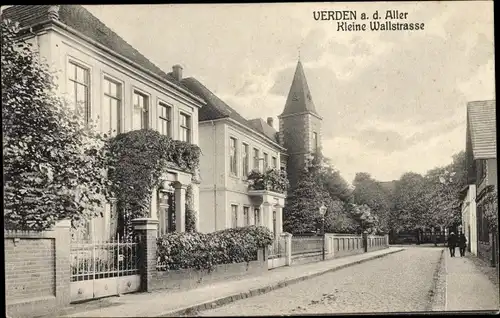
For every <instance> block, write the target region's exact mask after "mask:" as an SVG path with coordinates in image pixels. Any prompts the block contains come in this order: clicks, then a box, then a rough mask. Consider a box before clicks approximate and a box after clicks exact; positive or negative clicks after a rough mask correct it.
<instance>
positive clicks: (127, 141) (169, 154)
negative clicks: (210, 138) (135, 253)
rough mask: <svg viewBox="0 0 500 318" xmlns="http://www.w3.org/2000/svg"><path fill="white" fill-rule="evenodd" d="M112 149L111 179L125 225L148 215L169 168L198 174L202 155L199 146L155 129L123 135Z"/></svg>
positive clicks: (113, 142)
mask: <svg viewBox="0 0 500 318" xmlns="http://www.w3.org/2000/svg"><path fill="white" fill-rule="evenodd" d="M109 148H110V156H111V159H110V162H111V164H110V167H109V170H108V178H109V179H110V181H111V183H112V186H111V187H112V189H111V190H112V191H113V192H114V193H115V195H116V199H117V202H118V207H119V210H120V211H123V212H122V218H121V220H122V221H121V222H123V223H125V224H129V223H130V220H131V219H134V218H139V217H145V216H147V215H148V213H149V209H150V204H151V195H152V191H153V189H154V188H155V187H158V186H159V185H160V177H161V176H162V174H163V173H165V172H166V171H167V169H168V168H171V169H172V168H173V169H177V170H181V171H184V172H188V173H194V172H195V171H196V170H197V169H198V167H199V158H200V155H201V150H200V148H199V147H198V146H197V145H193V144H189V143H187V142H183V141H179V140H172V139H171V138H169V137H167V136H164V135H161V134H160V133H159V132H157V131H155V130H151V129H141V130H133V131H129V132H126V133H123V134H119V135H117V136H116V137H114V138H113V139H112V140H111V141H110V147H109Z"/></svg>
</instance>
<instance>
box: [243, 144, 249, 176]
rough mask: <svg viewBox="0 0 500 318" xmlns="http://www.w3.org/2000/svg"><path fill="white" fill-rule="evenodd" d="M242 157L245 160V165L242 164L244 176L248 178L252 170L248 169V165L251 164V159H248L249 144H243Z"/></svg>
mask: <svg viewBox="0 0 500 318" xmlns="http://www.w3.org/2000/svg"><path fill="white" fill-rule="evenodd" d="M241 156H242V159H243V162H242V163H243V164H242V169H243V171H242V175H243V176H244V177H247V176H248V170H250V169H249V167H248V164H249V160H248V159H249V158H248V157H249V153H248V145H247V144H243V149H242V154H241Z"/></svg>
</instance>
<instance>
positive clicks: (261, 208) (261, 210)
mask: <svg viewBox="0 0 500 318" xmlns="http://www.w3.org/2000/svg"><path fill="white" fill-rule="evenodd" d="M258 225H259V226H265V225H266V223H265V221H264V205H262V204H261V205H260V206H259V224H258Z"/></svg>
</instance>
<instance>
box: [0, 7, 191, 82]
mask: <svg viewBox="0 0 500 318" xmlns="http://www.w3.org/2000/svg"><path fill="white" fill-rule="evenodd" d="M50 7H51V6H50V5H15V6H12V7H8V8H6V9H4V10H3V11H2V19H5V18H8V19H11V20H13V21H17V22H19V24H20V26H21V27H30V26H34V25H36V24H38V23H41V22H44V21H47V20H48V17H49V15H48V10H49V8H50ZM59 22H62V23H64V24H66V25H67V26H69V27H71V28H73V29H75V30H76V31H78V32H80V33H82V34H83V35H85V36H87V37H89V38H91V39H92V40H94V41H96V42H98V43H100V44H102V45H104V46H106V47H107V48H109V49H110V50H112V51H114V52H115V53H117V54H119V55H121V56H123V57H125V58H127V59H129V60H131V61H132V62H134V63H136V64H138V65H140V66H142V67H143V68H145V69H147V70H148V71H150V72H152V73H154V74H155V75H157V76H159V77H162V78H163V79H165V80H167V81H168V82H170V83H172V84H174V85H176V86H179V87H182V84H181V83H180V82H179V81H177V80H176V79H175V78H174V77H173V76H172V75H171V74H170V73H169V74H166V73H165V72H164V71H162V70H161V69H160V68H159V67H158V66H156V65H155V64H153V63H152V62H151V61H150V60H148V59H147V58H146V57H145V56H144V55H142V54H141V53H140V52H139V51H137V50H136V49H135V48H134V47H132V46H131V45H130V44H128V43H127V42H126V41H125V40H124V39H122V38H121V37H120V36H119V35H118V34H116V33H115V32H113V30H111V29H110V28H109V27H107V26H106V25H105V24H104V23H102V22H101V21H100V20H99V19H98V18H96V17H95V16H94V15H92V13H90V12H89V11H88V10H87V9H85V8H84V7H82V6H81V5H60V6H59ZM183 88H184V89H187V88H185V87H183Z"/></svg>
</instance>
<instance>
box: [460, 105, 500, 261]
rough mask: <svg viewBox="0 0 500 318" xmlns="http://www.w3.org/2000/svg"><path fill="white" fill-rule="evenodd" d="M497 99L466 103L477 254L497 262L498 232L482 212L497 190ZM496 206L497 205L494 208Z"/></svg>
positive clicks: (467, 148) (467, 149)
mask: <svg viewBox="0 0 500 318" xmlns="http://www.w3.org/2000/svg"><path fill="white" fill-rule="evenodd" d="M496 147H497V145H496V102H495V100H487V101H475V102H469V103H468V104H467V131H466V160H467V161H466V162H467V168H468V183H469V185H474V186H475V189H476V195H475V205H476V231H477V255H478V257H480V258H481V259H483V260H485V261H487V262H490V263H491V264H492V265H497V264H498V232H496V233H495V232H493V231H492V229H491V224H489V222H490V221H489V219H488V218H487V217H486V215H485V213H486V210H487V209H491V208H493V207H491V206H489V204H488V202H487V201H486V200H485V198H486V196H487V194H488V192H489V191H492V189H497V188H498V185H497V159H496ZM494 208H496V209H497V208H498V207H494Z"/></svg>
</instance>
